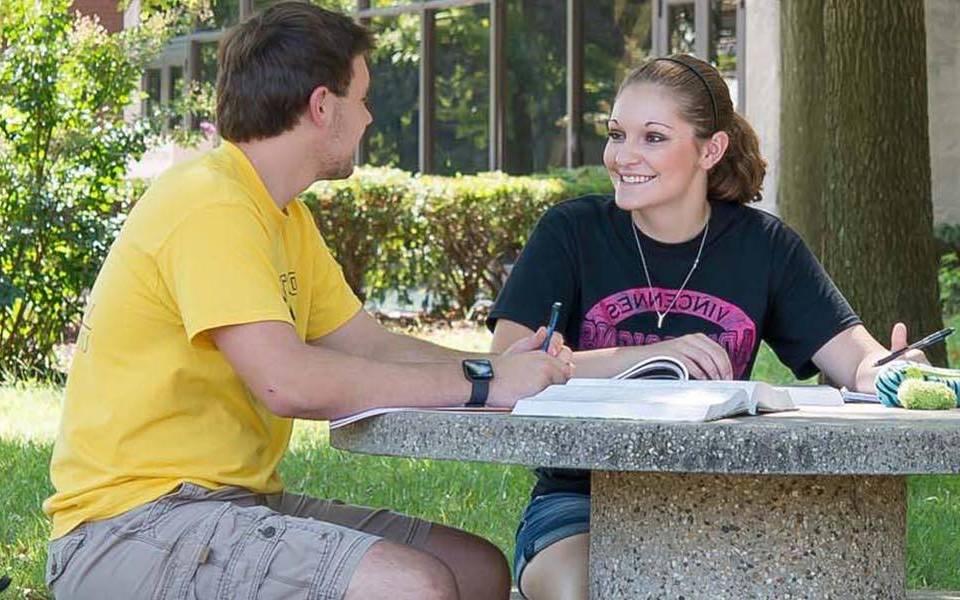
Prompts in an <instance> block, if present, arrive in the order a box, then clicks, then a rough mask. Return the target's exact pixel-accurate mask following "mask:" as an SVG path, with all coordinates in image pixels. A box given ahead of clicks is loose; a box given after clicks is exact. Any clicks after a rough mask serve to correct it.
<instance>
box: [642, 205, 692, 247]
mask: <svg viewBox="0 0 960 600" xmlns="http://www.w3.org/2000/svg"><path fill="white" fill-rule="evenodd" d="M630 216H631V218H632V220H633V224H634V225H636V226H637V227H638V228H639V229H640V231H642V232H643V234H644V235H646V236H647V237H650V238H653V239H654V240H656V241H658V242H663V243H666V244H680V243H683V242H688V241H690V240H692V239H693V238H695V237H697V236H698V235H700V232H701V231H703V227H704V225H706V223H707V219H709V218H710V203H709V202H707V201H706V199H703V200H702V201H696V202H666V203H664V204H661V205H659V206H653V207H650V208H644V209H642V210H634V211H631V215H630Z"/></svg>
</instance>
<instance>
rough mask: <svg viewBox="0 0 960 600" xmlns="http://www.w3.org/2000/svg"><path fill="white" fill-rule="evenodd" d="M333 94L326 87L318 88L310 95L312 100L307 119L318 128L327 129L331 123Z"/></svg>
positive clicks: (308, 107) (308, 106)
mask: <svg viewBox="0 0 960 600" xmlns="http://www.w3.org/2000/svg"><path fill="white" fill-rule="evenodd" d="M332 95H333V94H332V93H331V92H330V90H329V89H328V88H327V87H326V86H323V85H321V86H318V87H316V88H314V90H313V92H311V93H310V100H309V103H308V104H307V117H308V118H309V119H310V121H311V122H313V124H314V125H316V126H317V127H325V126H326V125H327V124H328V123H329V122H330V111H331V110H332V108H333V107H332V103H331V102H330V96H332Z"/></svg>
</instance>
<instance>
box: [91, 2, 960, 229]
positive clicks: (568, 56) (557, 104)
mask: <svg viewBox="0 0 960 600" xmlns="http://www.w3.org/2000/svg"><path fill="white" fill-rule="evenodd" d="M110 1H111V0H77V2H78V5H79V4H81V3H86V4H90V5H92V4H94V3H109V2H110ZM273 1H275V0H214V1H213V5H212V6H213V10H212V14H211V15H210V18H209V19H208V20H207V21H206V22H204V23H203V24H201V25H200V26H198V27H197V28H196V30H195V31H193V32H192V33H190V34H189V35H185V36H181V37H178V38H176V39H174V40H173V41H172V42H171V44H170V45H169V46H168V47H167V49H166V51H165V52H164V53H163V55H162V56H161V57H159V58H158V59H157V60H156V61H155V63H154V64H153V65H151V68H150V69H149V70H148V71H147V73H146V75H145V77H144V88H145V91H146V92H147V99H146V101H145V102H144V109H145V110H151V109H152V107H157V106H163V105H169V104H171V103H174V102H176V101H177V99H178V98H179V97H181V96H182V94H183V93H184V89H186V86H188V85H189V84H190V82H200V83H205V84H207V85H211V84H212V82H213V81H214V80H215V77H216V46H217V43H218V40H219V39H220V37H221V36H222V33H223V30H224V29H225V28H227V27H229V26H231V25H233V24H235V23H237V22H239V21H240V20H241V19H243V18H245V17H246V16H247V15H250V14H252V13H253V12H255V11H257V10H260V9H262V8H264V7H266V6H268V5H269V4H271V3H272V2H273ZM315 1H317V2H319V3H320V4H322V5H324V6H327V7H329V8H332V9H336V10H341V11H344V12H349V13H351V14H353V15H354V17H355V18H357V19H358V20H360V21H361V22H363V23H365V24H366V25H367V26H368V27H370V28H371V29H372V30H373V31H374V32H375V33H376V34H377V37H378V47H377V49H376V50H375V51H374V52H373V54H372V56H371V60H370V68H371V72H372V74H373V87H372V89H371V93H370V100H371V104H372V106H373V108H374V122H373V124H372V125H371V127H370V129H369V130H368V134H367V136H366V137H365V140H364V143H363V147H362V149H361V151H360V155H359V156H358V160H359V161H360V162H370V163H373V164H378V165H392V166H396V167H399V168H403V169H406V170H409V171H419V172H425V173H443V174H452V173H470V172H478V171H485V170H503V171H507V172H511V173H530V172H541V171H545V170H549V169H550V168H554V167H569V166H579V165H584V164H588V165H589V164H600V159H601V154H602V149H603V145H604V142H605V123H606V115H607V114H608V113H609V110H610V105H611V102H612V99H613V97H614V95H615V93H616V86H617V84H618V82H619V81H620V80H621V79H622V78H623V76H624V75H625V74H626V73H627V72H628V71H629V69H630V68H631V67H633V66H635V65H637V64H639V63H640V62H642V61H643V60H645V59H647V58H649V57H651V56H658V55H663V54H669V53H675V52H683V53H689V54H695V55H697V56H699V57H701V58H704V59H705V60H708V61H710V62H711V63H712V64H714V65H715V66H717V68H718V69H719V70H720V71H721V73H722V74H723V76H724V78H725V79H726V81H727V83H728V85H729V87H730V91H731V95H732V97H733V98H734V102H735V104H736V105H737V109H738V110H739V111H740V112H741V113H742V114H744V115H745V116H746V117H747V119H748V120H749V121H750V122H751V123H753V125H754V127H755V128H756V129H757V131H758V133H759V135H760V139H761V145H762V150H763V153H764V156H765V157H766V158H767V159H768V163H769V172H768V176H767V179H766V182H765V185H764V196H765V199H764V202H763V204H762V207H763V208H765V209H767V210H771V211H774V212H775V211H776V195H777V194H776V191H777V173H778V170H779V169H778V160H779V156H778V155H779V145H780V138H779V118H780V82H781V76H780V33H779V32H780V0H315ZM925 2H926V23H927V63H928V102H929V124H928V125H929V132H930V149H931V157H932V158H931V163H932V179H933V181H932V184H933V185H932V189H933V204H934V215H935V220H936V221H937V222H938V223H960V110H958V109H960V2H958V1H957V0H925ZM107 12H109V11H107ZM114 12H116V11H114ZM128 12H129V11H128ZM101 14H104V13H101ZM101 18H103V17H101ZM198 121H199V118H198V115H183V117H182V121H181V120H176V121H175V122H171V126H187V127H196V126H198V125H199V123H198ZM190 154H192V152H189V151H186V152H185V151H182V150H179V149H177V148H175V147H172V146H171V147H170V148H167V149H161V155H162V156H160V157H159V158H157V155H156V153H154V156H153V157H148V165H149V168H148V169H146V171H145V172H144V173H142V174H147V175H148V174H150V172H151V171H153V170H156V169H162V168H164V167H165V166H166V165H167V164H168V163H169V162H171V161H175V160H178V159H179V158H180V157H182V156H186V155H190Z"/></svg>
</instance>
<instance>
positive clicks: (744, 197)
mask: <svg viewBox="0 0 960 600" xmlns="http://www.w3.org/2000/svg"><path fill="white" fill-rule="evenodd" d="M724 131H726V132H727V135H728V136H729V137H730V145H729V146H728V147H727V151H726V153H725V154H724V155H723V158H721V159H720V162H718V163H717V164H716V165H714V166H713V168H712V169H710V173H709V175H708V176H707V196H708V197H709V198H713V199H716V200H726V201H728V202H756V201H758V200H760V199H761V198H762V196H761V195H760V188H761V187H763V177H764V175H765V174H766V173H767V162H766V161H765V160H763V157H762V156H760V140H759V139H758V138H757V134H756V132H755V131H754V130H753V127H751V126H750V123H748V122H747V120H746V119H744V118H743V117H741V116H740V115H739V114H737V113H736V112H732V113H731V118H730V121H729V124H728V125H727V127H725V128H724Z"/></svg>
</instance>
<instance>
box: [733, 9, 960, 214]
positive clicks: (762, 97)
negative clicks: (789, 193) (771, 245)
mask: <svg viewBox="0 0 960 600" xmlns="http://www.w3.org/2000/svg"><path fill="white" fill-rule="evenodd" d="M946 1H947V2H949V1H952V0H946ZM744 8H745V9H746V22H747V27H746V54H747V56H746V65H747V69H746V74H745V79H746V81H741V82H739V85H746V89H747V91H746V105H747V106H746V109H747V110H746V118H747V120H748V121H750V124H752V125H753V128H754V129H755V130H756V132H757V135H758V136H760V152H761V154H763V157H764V158H765V159H766V160H767V176H766V178H765V179H764V181H763V201H762V202H760V203H759V204H757V205H756V206H758V207H759V208H762V209H764V210H767V211H770V212H773V213H775V214H776V212H777V172H778V171H779V168H778V167H779V162H780V87H781V76H780V0H760V1H757V0H747V2H746V3H745V6H744ZM738 35H740V32H738Z"/></svg>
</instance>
